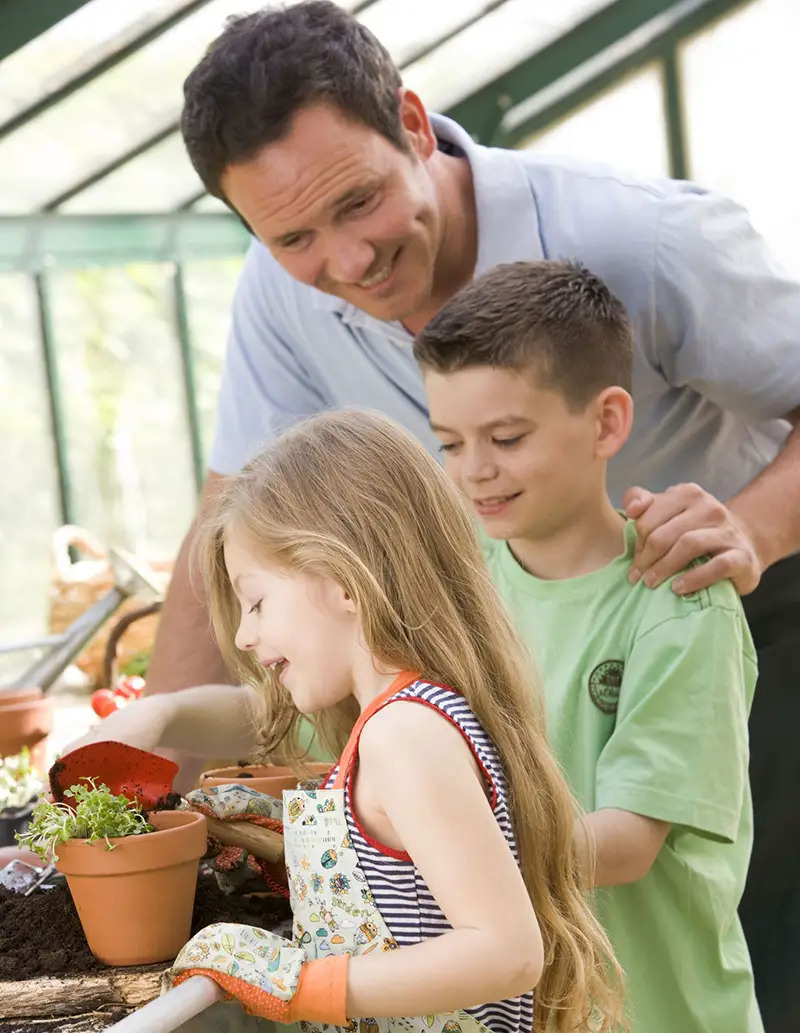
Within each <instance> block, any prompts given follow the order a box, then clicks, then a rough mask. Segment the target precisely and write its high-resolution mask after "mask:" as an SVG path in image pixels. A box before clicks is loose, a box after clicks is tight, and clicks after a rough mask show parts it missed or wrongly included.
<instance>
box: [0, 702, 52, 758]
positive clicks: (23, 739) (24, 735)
mask: <svg viewBox="0 0 800 1033" xmlns="http://www.w3.org/2000/svg"><path fill="white" fill-rule="evenodd" d="M52 725H53V703H52V700H50V699H48V698H47V697H46V696H45V695H44V693H43V692H42V690H41V689H38V688H35V687H32V688H29V689H12V690H6V689H4V690H0V756H2V757H13V756H15V755H16V754H17V753H20V752H21V751H22V749H23V748H24V747H25V746H27V747H28V749H29V750H30V751H31V753H32V754H33V753H34V752H35V751H36V747H37V746H38V745H39V744H40V743H42V742H43V740H44V739H46V738H47V736H48V735H49V734H50V729H51V728H52Z"/></svg>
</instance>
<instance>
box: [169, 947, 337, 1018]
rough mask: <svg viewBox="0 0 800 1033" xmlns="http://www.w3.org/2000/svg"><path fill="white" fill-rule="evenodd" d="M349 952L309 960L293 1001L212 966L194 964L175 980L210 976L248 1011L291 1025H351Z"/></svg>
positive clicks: (175, 983)
mask: <svg viewBox="0 0 800 1033" xmlns="http://www.w3.org/2000/svg"><path fill="white" fill-rule="evenodd" d="M349 961H350V955H349V954H337V955H331V956H329V957H327V958H317V959H315V960H314V961H307V962H306V963H305V964H304V965H303V967H302V969H301V970H300V979H299V981H298V983H297V990H296V991H295V993H294V997H293V998H292V1000H291V1001H282V1000H280V998H278V997H275V996H274V994H271V993H268V992H267V991H266V990H261V989H260V988H259V987H257V986H253V985H252V983H248V982H246V981H245V980H244V979H239V978H238V977H237V976H229V975H228V974H227V973H226V972H217V971H216V970H214V969H210V968H190V969H187V970H186V971H185V972H181V974H180V975H178V976H176V977H175V979H174V980H173V983H172V985H173V986H179V985H180V984H181V983H184V982H185V981H186V980H187V979H189V978H191V976H206V977H207V978H208V979H213V980H214V982H215V983H216V984H217V985H218V986H221V987H222V989H223V990H225V991H227V993H229V994H230V995H231V996H232V997H235V998H236V1000H237V1001H239V1003H240V1004H241V1005H242V1007H243V1008H244V1010H245V1011H246V1012H247V1013H248V1015H257V1016H258V1017H259V1018H261V1019H271V1020H272V1021H273V1022H282V1023H283V1024H284V1025H291V1023H293V1022H300V1021H303V1020H305V1021H306V1022H318V1023H322V1024H327V1025H331V1026H346V1025H347V966H348V963H349Z"/></svg>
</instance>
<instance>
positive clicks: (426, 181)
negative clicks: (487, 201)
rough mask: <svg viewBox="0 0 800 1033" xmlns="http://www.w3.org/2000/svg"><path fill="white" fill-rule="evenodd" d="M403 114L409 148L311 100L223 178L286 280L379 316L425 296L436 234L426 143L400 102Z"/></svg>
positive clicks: (389, 316) (411, 307)
mask: <svg viewBox="0 0 800 1033" xmlns="http://www.w3.org/2000/svg"><path fill="white" fill-rule="evenodd" d="M409 110H410V114H409ZM403 112H404V115H403V117H404V125H405V124H406V123H408V125H409V126H410V128H408V127H407V130H406V132H407V138H408V140H409V146H410V148H411V150H410V152H403V151H400V150H398V149H397V148H396V147H395V146H393V145H392V144H391V143H390V142H389V141H388V140H387V139H386V138H385V137H383V136H381V135H380V134H379V133H378V132H376V131H375V130H373V129H369V128H367V127H366V126H364V125H362V124H360V123H358V122H354V121H352V120H349V119H348V118H347V117H346V116H345V115H344V114H342V112H340V111H339V110H338V109H336V108H334V107H332V106H330V105H327V104H315V105H314V106H312V107H309V108H305V109H302V110H301V111H299V112H298V113H297V115H295V117H294V120H293V122H292V125H291V128H290V131H289V132H288V134H287V135H286V136H285V137H284V138H283V139H282V140H279V141H277V142H276V143H272V144H268V145H267V146H266V147H265V148H264V149H263V150H262V151H261V152H260V154H259V155H258V156H257V157H256V158H254V159H253V160H252V161H250V162H246V163H244V164H241V165H231V166H229V167H228V168H227V169H226V170H225V173H224V175H223V177H222V187H223V190H224V191H225V195H226V197H227V198H228V200H229V201H230V203H231V204H232V205H233V207H234V208H235V209H236V210H237V211H238V212H239V213H240V215H241V216H242V218H243V219H244V220H245V221H246V222H247V224H248V225H249V226H250V228H251V229H252V230H253V232H254V233H255V234H256V236H257V237H258V238H259V239H260V240H261V241H263V243H264V244H266V245H267V247H268V248H269V249H270V251H271V252H272V254H273V255H274V256H275V258H276V259H277V261H278V262H279V263H280V264H281V265H282V266H283V268H284V269H285V270H286V271H287V272H288V273H289V274H290V275H291V276H293V277H294V278H295V279H296V280H300V282H301V283H307V284H309V285H310V286H313V287H316V288H318V289H319V290H321V291H324V292H325V293H326V294H333V295H335V296H336V297H339V298H342V299H344V300H345V301H347V302H349V303H350V304H352V305H355V306H356V307H357V308H360V309H363V310H364V311H365V312H368V313H369V314H370V315H372V316H376V317H377V318H379V319H385V320H398V319H399V320H401V319H404V318H406V317H410V316H412V315H414V313H416V312H417V311H418V310H419V309H420V308H422V307H423V306H424V305H425V304H426V303H427V302H428V301H429V299H430V296H431V293H432V289H433V271H434V264H435V260H436V254H437V250H438V247H439V241H440V234H441V227H440V216H439V210H438V202H437V197H436V191H435V189H434V184H433V182H432V180H431V177H430V175H429V172H428V169H427V164H426V159H427V157H428V155H429V154H430V151H431V149H432V146H435V144H433V143H432V138H431V136H430V131H429V129H428V130H426V126H427V122H426V120H425V125H423V126H420V124H419V121H418V114H419V113H418V112H416V111H415V110H413V109H409V108H408V105H407V102H404V106H403Z"/></svg>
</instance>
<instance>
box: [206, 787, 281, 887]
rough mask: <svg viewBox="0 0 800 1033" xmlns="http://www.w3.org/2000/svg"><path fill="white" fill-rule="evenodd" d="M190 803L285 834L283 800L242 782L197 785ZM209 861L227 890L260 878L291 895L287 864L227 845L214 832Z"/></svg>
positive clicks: (219, 816)
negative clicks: (202, 787)
mask: <svg viewBox="0 0 800 1033" xmlns="http://www.w3.org/2000/svg"><path fill="white" fill-rule="evenodd" d="M186 806H187V807H188V809H190V810H194V811H199V812H200V813H201V814H205V815H206V817H207V818H213V819H215V820H216V821H224V822H249V823H252V824H254V825H259V826H262V827H264V828H268V829H270V830H271V831H272V832H277V833H279V834H281V835H282V834H283V821H282V816H283V803H282V802H281V801H280V800H277V799H275V798H274V797H272V796H267V795H265V794H264V793H259V792H257V791H256V790H255V789H250V788H249V787H248V786H243V785H241V784H239V783H231V784H230V785H222V786H210V787H209V788H207V789H194V790H192V792H190V793H188V794H187V796H186ZM205 862H206V864H207V866H208V867H209V868H210V869H211V870H212V872H213V873H214V878H215V879H216V882H217V885H218V886H219V888H220V890H222V892H223V893H226V894H232V893H236V892H237V891H240V890H243V889H245V888H251V884H252V883H253V881H254V880H256V881H257V882H258V883H259V884H261V885H263V883H265V882H266V883H267V885H269V886H270V887H271V888H273V889H275V890H277V892H279V893H281V894H282V895H284V896H287V895H288V891H287V890H286V889H285V886H286V873H285V871H284V867H283V864H281V863H274V864H270V863H269V862H268V861H264V860H261V859H260V858H258V857H254V856H253V855H252V854H250V853H248V852H247V850H245V849H244V848H243V847H241V846H226V845H224V844H223V843H221V842H220V841H219V839H217V838H216V837H215V836H214V834H213V833H210V834H209V837H208V851H207V853H206V856H205Z"/></svg>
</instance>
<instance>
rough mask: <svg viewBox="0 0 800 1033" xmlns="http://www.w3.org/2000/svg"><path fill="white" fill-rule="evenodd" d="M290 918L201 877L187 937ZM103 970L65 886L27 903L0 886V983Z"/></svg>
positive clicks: (282, 905) (279, 905)
mask: <svg viewBox="0 0 800 1033" xmlns="http://www.w3.org/2000/svg"><path fill="white" fill-rule="evenodd" d="M289 914H290V912H289V902H288V900H285V899H283V898H280V897H275V896H266V897H252V896H249V897H248V896H246V895H245V896H236V895H233V896H226V895H225V894H224V893H222V892H221V890H220V889H219V888H218V887H217V884H216V882H215V880H214V878H213V877H212V876H210V875H201V877H200V879H199V880H198V884H197V895H196V897H195V902H194V914H193V916H192V934H194V933H196V932H198V930H200V929H202V928H203V927H204V926H207V925H211V924H212V923H213V922H239V923H241V924H243V925H255V926H259V927H260V928H262V929H271V928H273V927H274V926H275V925H277V924H278V923H279V922H281V921H283V920H285V919H286V918H287V917H288V916H289ZM160 967H161V968H163V967H165V966H164V965H161V966H160ZM107 969H108V966H107V965H104V964H103V963H102V962H101V961H98V960H97V958H95V956H94V955H93V954H92V953H91V951H90V950H89V948H88V946H87V944H86V940H85V938H84V935H83V930H82V928H81V923H80V919H79V918H78V913H77V911H76V910H75V905H74V904H73V903H72V897H71V896H70V893H69V890H68V889H67V885H66V883H64V882H61V883H59V884H58V885H57V886H56V887H55V888H53V889H50V890H34V892H33V893H32V894H31V895H30V896H29V897H24V896H22V894H21V893H13V892H12V891H11V890H7V889H5V888H4V887H2V886H0V980H2V981H5V980H21V979H34V978H36V977H37V976H63V975H78V974H79V973H82V972H87V973H88V972H100V971H103V970H107Z"/></svg>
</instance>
